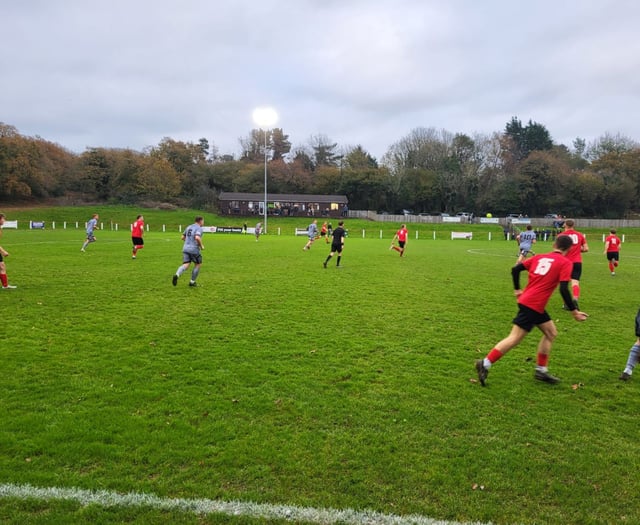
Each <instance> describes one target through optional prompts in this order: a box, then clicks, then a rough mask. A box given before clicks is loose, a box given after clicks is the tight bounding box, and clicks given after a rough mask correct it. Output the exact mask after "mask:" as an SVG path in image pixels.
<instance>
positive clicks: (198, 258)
mask: <svg viewBox="0 0 640 525" xmlns="http://www.w3.org/2000/svg"><path fill="white" fill-rule="evenodd" d="M187 263H193V264H202V254H201V253H187V252H182V264H187Z"/></svg>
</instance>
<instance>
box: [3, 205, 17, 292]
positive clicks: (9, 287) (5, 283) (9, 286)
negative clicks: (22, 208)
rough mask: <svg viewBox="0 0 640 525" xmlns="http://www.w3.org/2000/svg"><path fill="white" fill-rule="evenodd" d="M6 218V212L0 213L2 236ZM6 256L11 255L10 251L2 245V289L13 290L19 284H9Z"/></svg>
mask: <svg viewBox="0 0 640 525" xmlns="http://www.w3.org/2000/svg"><path fill="white" fill-rule="evenodd" d="M4 220H5V215H4V213H0V237H2V225H3V224H4ZM5 257H9V252H8V251H7V250H5V249H4V248H3V247H2V246H0V282H2V289H3V290H13V289H15V288H17V286H13V285H12V284H9V280H8V278H7V267H6V266H5V264H4V259H5Z"/></svg>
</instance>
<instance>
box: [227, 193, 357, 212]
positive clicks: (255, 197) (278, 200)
mask: <svg viewBox="0 0 640 525" xmlns="http://www.w3.org/2000/svg"><path fill="white" fill-rule="evenodd" d="M218 201H219V202H220V211H221V213H222V214H224V215H239V216H251V215H264V193H238V192H228V191H223V192H220V195H219V197H218ZM348 202H349V199H347V196H346V195H303V194H289V193H267V215H275V216H281V217H320V218H322V217H344V216H346V215H347V213H348V211H349V207H348Z"/></svg>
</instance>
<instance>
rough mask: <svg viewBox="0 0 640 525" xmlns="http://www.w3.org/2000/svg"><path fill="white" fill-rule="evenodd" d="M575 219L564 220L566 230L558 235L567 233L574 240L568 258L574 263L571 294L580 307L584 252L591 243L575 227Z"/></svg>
mask: <svg viewBox="0 0 640 525" xmlns="http://www.w3.org/2000/svg"><path fill="white" fill-rule="evenodd" d="M575 224H576V223H575V221H574V220H573V219H567V220H566V221H564V231H563V232H562V233H560V234H558V237H561V236H563V235H566V236H567V237H569V238H570V239H571V241H572V242H573V246H572V247H571V249H570V250H569V252H568V253H567V259H569V260H570V261H571V262H572V263H573V270H572V271H571V294H572V295H573V302H574V303H575V305H576V308H579V307H578V301H579V299H580V277H581V276H582V254H583V253H586V252H588V251H589V245H588V244H587V238H586V237H585V235H584V234H582V233H580V232H579V231H577V230H575V229H574V226H575Z"/></svg>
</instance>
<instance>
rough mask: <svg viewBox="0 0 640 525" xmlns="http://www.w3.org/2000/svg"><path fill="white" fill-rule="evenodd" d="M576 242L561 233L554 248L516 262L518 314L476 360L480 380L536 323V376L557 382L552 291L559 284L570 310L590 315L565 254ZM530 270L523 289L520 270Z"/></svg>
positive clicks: (580, 316) (581, 318)
mask: <svg viewBox="0 0 640 525" xmlns="http://www.w3.org/2000/svg"><path fill="white" fill-rule="evenodd" d="M572 244H573V242H572V240H571V238H570V237H568V236H567V235H559V236H558V237H557V239H556V241H555V243H554V244H553V251H552V252H550V253H546V254H543V255H535V256H534V257H532V258H531V259H526V260H524V261H523V262H521V263H518V264H516V265H515V266H514V267H513V268H512V269H511V275H512V277H513V287H514V290H515V291H514V295H515V296H516V297H517V298H518V314H517V315H516V317H515V319H514V320H513V326H512V327H511V333H510V334H509V335H508V336H507V337H505V338H504V339H503V340H502V341H500V342H499V343H497V344H496V345H495V346H494V348H493V350H491V351H490V352H489V353H488V354H487V356H486V357H485V358H484V359H478V360H477V361H476V371H477V372H478V379H479V380H480V384H481V385H482V386H485V381H486V379H487V375H488V374H489V369H490V368H491V365H493V364H494V363H495V362H496V361H497V360H498V359H500V358H501V357H502V356H503V355H505V354H506V353H507V352H508V351H509V350H511V349H512V348H514V347H515V346H517V345H518V344H519V343H520V342H521V341H522V340H523V339H524V338H525V336H526V335H527V334H528V333H529V332H530V331H531V329H532V328H533V327H534V326H537V327H538V328H539V329H540V331H541V332H542V339H540V343H538V352H537V358H536V371H535V375H534V377H535V379H537V380H538V381H544V382H546V383H557V382H558V381H560V380H559V379H558V378H557V377H554V376H552V375H551V374H549V372H548V370H547V364H548V362H549V354H550V353H551V345H552V343H553V341H554V339H555V338H556V336H557V335H558V330H557V329H556V325H555V324H554V322H553V320H552V319H551V317H550V316H549V314H548V313H547V311H546V310H545V308H546V306H547V303H548V302H549V299H550V298H551V295H552V294H553V292H554V291H555V289H556V287H557V286H558V284H559V285H560V294H561V295H562V299H563V300H564V304H565V306H566V308H567V310H571V313H572V315H573V318H574V319H575V320H576V321H584V320H585V319H586V318H587V317H588V315H587V314H585V313H584V312H581V311H580V310H578V308H577V307H576V305H575V304H574V302H573V298H572V297H571V292H570V291H569V279H570V278H571V262H570V261H569V260H568V259H567V257H566V254H567V252H568V251H569V249H570V248H571V246H572ZM523 270H527V271H528V273H529V281H528V283H527V286H526V287H525V289H524V290H521V289H520V272H521V271H523Z"/></svg>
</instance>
